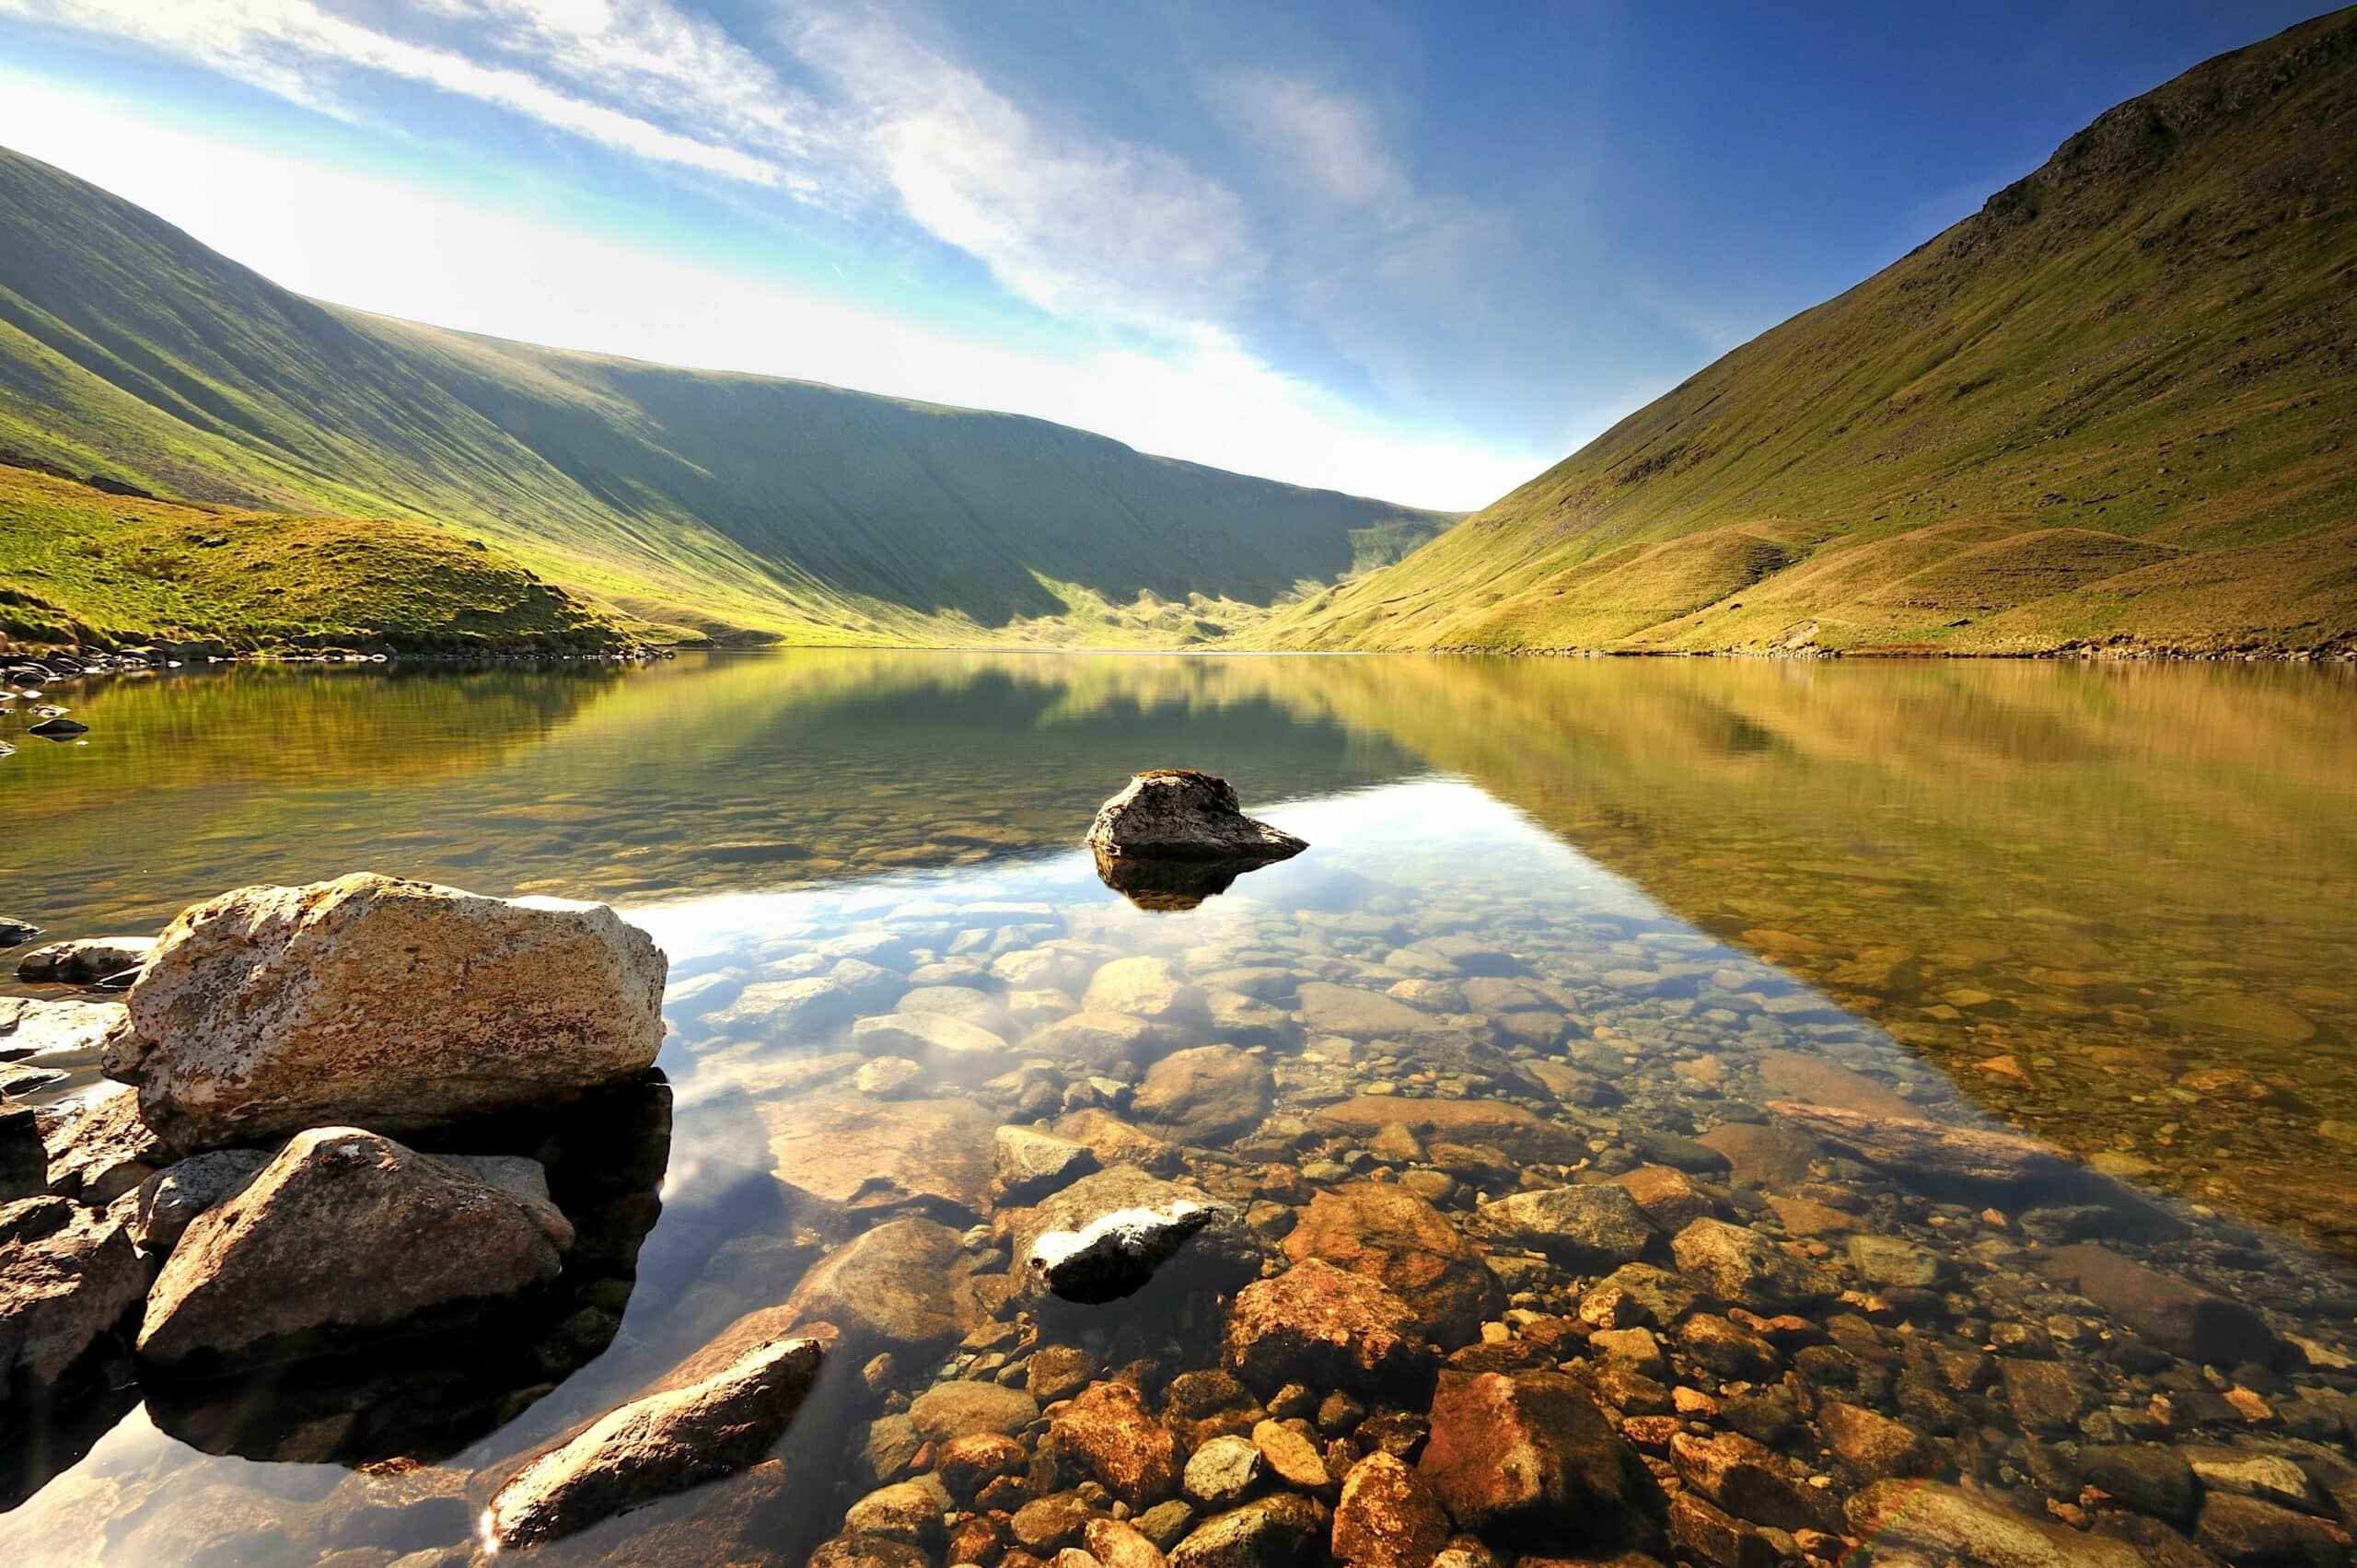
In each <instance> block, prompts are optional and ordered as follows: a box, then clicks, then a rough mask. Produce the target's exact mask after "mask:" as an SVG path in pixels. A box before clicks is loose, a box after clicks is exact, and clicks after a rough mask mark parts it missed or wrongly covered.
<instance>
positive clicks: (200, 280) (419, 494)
mask: <svg viewBox="0 0 2357 1568" xmlns="http://www.w3.org/2000/svg"><path fill="white" fill-rule="evenodd" d="M0 451H5V452H6V454H7V455H8V456H9V457H10V458H11V459H13V460H17V461H23V462H29V463H32V464H35V465H48V466H52V467H55V468H58V469H62V470H66V471H69V472H71V473H73V474H75V475H88V474H98V475H100V476H102V477H103V478H105V479H106V480H108V481H110V482H117V483H122V484H128V485H131V486H134V487H136V488H139V489H142V490H148V491H153V492H156V493H157V494H161V495H166V496H170V497H174V498H178V499H181V500H189V501H200V502H210V503H216V504H221V505H230V506H235V507H238V508H242V509H249V510H251V509H263V508H267V509H276V510H283V511H293V512H303V513H321V512H326V513H339V514H348V515H355V516H367V517H383V516H390V517H406V518H411V519H414V520H417V521H420V522H426V523H432V524H436V525H445V526H449V527H453V528H459V529H462V530H465V531H466V532H467V533H469V534H478V533H479V534H482V535H484V536H487V537H488V538H489V539H490V540H492V541H493V542H495V543H498V544H500V545H503V546H505V547H506V548H508V549H509V550H512V551H513V552H515V553H516V554H517V555H518V556H519V557H521V558H522V559H523V560H524V561H525V562H526V563H528V565H530V566H532V567H534V568H537V569H539V570H540V571H541V572H542V573H544V574H545V575H549V576H550V577H552V578H553V579H555V580H556V581H558V582H560V583H563V584H564V585H565V586H567V587H573V588H576V589H580V590H583V591H586V592H587V593H589V594H593V595H596V596H598V597H600V598H604V599H605V600H607V601H608V602H610V604H612V605H614V606H616V607H618V608H619V609H621V610H624V611H627V612H629V613H631V614H633V615H635V616H638V617H640V618H642V619H644V620H645V621H651V622H654V623H656V624H658V625H664V624H668V625H670V626H673V627H676V628H683V629H688V630H692V631H698V632H704V633H713V634H719V635H726V634H729V633H736V632H752V633H774V634H784V635H786V636H789V637H792V638H795V639H796V640H807V641H832V642H889V641H904V640H917V641H940V640H945V639H954V638H958V637H977V636H987V635H990V634H993V633H998V632H1000V631H1001V630H1002V629H1004V628H1007V627H1008V626H1009V625H1010V623H1013V622H1017V621H1023V620H1025V619H1027V618H1031V619H1036V618H1040V617H1061V616H1062V615H1064V614H1065V613H1066V611H1067V610H1069V609H1071V608H1072V607H1074V605H1079V606H1081V607H1083V608H1084V609H1085V610H1089V611H1091V612H1092V613H1100V612H1102V611H1104V610H1107V609H1108V608H1109V607H1110V608H1112V609H1114V610H1120V609H1121V608H1122V607H1127V606H1130V605H1132V603H1133V602H1135V601H1139V600H1140V599H1141V597H1142V596H1151V597H1150V598H1147V599H1146V602H1145V605H1144V609H1143V610H1140V611H1138V612H1137V613H1134V614H1127V615H1124V614H1119V613H1116V614H1111V615H1109V616H1103V617H1102V621H1103V624H1104V625H1105V626H1106V628H1107V631H1108V633H1109V635H1111V636H1112V637H1113V638H1114V639H1115V640H1120V638H1121V637H1123V636H1129V637H1132V638H1134V639H1138V640H1155V641H1173V642H1175V641H1183V640H1187V638H1188V636H1189V634H1190V633H1194V634H1195V635H1198V636H1200V635H1202V634H1216V633H1217V631H1218V630H1220V629H1221V628H1222V627H1223V626H1224V624H1225V622H1224V621H1222V620H1221V619H1220V612H1219V610H1218V608H1217V604H1214V607H1213V610H1211V612H1210V613H1211V615H1212V619H1211V621H1207V622H1205V623H1204V624H1203V625H1202V626H1197V625H1195V624H1194V623H1193V622H1192V621H1189V620H1188V618H1186V617H1185V616H1183V615H1179V616H1174V615H1168V614H1163V613H1160V607H1163V606H1167V605H1168V604H1171V603H1176V604H1179V605H1182V606H1183V605H1185V604H1187V603H1188V601H1189V600H1190V596H1200V597H1201V598H1202V599H1204V600H1208V601H1219V602H1222V603H1225V604H1227V605H1228V606H1230V607H1231V608H1232V606H1233V605H1235V604H1248V605H1265V604H1267V603H1269V602H1270V601H1271V600H1272V599H1274V598H1278V597H1280V596H1282V595H1283V594H1286V593H1288V592H1291V591H1293V590H1294V589H1295V587H1298V586H1301V585H1304V584H1309V585H1315V584H1318V583H1323V582H1328V581H1331V580H1333V579H1335V578H1337V577H1340V576H1341V575H1344V574H1346V573H1348V572H1351V571H1352V570H1353V569H1356V568H1364V567H1367V566H1372V565H1375V564H1378V563H1381V562H1383V561H1386V560H1388V559H1390V558H1392V557H1393V556H1395V555H1397V554H1398V553H1399V552H1401V551H1403V550H1405V549H1408V548H1411V547H1412V546H1414V545H1415V544H1417V543H1419V542H1422V540H1425V539H1428V538H1430V537H1431V536H1432V535H1433V534H1434V532H1436V531H1437V530H1438V528H1441V527H1442V526H1445V524H1446V522H1447V521H1448V520H1449V519H1448V518H1446V517H1442V516H1440V515H1438V514H1433V513H1424V512H1418V511H1415V510H1412V509H1410V508H1403V507H1398V506H1393V505H1388V504H1386V503H1383V502H1379V501H1368V500H1363V499H1360V498H1357V497H1353V496H1347V495H1341V494H1335V493H1333V492H1330V491H1315V490H1305V489H1301V488H1299V487H1296V486H1293V485H1285V484H1278V483H1275V482H1270V481H1266V480H1259V479H1250V478H1247V477H1244V476H1242V475H1238V474H1233V473H1227V472H1225V471H1222V470H1216V469H1210V468H1204V467H1202V466H1201V465H1198V464H1193V463H1183V462H1177V461H1172V460H1169V459H1160V458H1152V457H1146V456H1144V455H1142V454H1140V453H1138V452H1135V451H1133V450H1132V449H1131V448H1129V447H1125V446H1122V445H1121V444H1120V443H1119V442H1116V441H1111V440H1108V439H1106V438H1105V437H1102V436H1092V435H1089V434H1087V433H1086V432H1083V431H1078V430H1073V429H1069V428H1067V427H1065V426H1062V425H1057V424H1048V423H1046V422H1045V421H1041V420H1036V419H1027V418H1021V417H1017V416H1015V415H1009V414H994V413H981V412H972V411H969V410H961V409H948V408H941V407H936V406H933V405H928V404H922V403H912V402H904V401H898V400H894V399H890V398H880V397H872V396H868V395H866V394H864V393H857V392H849V391H844V390H842V389H837V388H832V387H823V386H819V385H815V384H812V383H807V382H796V381H780V380H772V379H768V378H764V377H752V376H736V375H720V374H708V373H702V372H696V371H688V370H677V369H671V368H668V367H665V366H653V365H645V364H639V363H634V362H630V361H624V360H617V359H610V358H602V357H598V356H595V355H589V354H569V353H564V352H561V351H558V350H553V349H543V348H534V347H530V346H528V345H525V344H519V343H502V342H497V341H494V340H491V339H486V338H477V337H470V336H467V335H465V334H461V333H456V332H447V331H438V330H436V329H434V328H430V327H422V326H417V325H414V324H412V323H409V322H402V321H395V320H390V319H384V318H381V317H375V316H369V315H366V314H363V313H361V312H358V311H353V310H346V309H343V308H338V307H334V306H328V305H321V304H319V303H316V302H313V301H311V300H308V299H304V298H301V297H299V296H296V295H293V294H290V293H288V292H287V291H285V290H284V289H282V288H279V287H277V286H276V285H273V284H272V283H270V282H269V281H268V280H266V279H264V278H262V277H261V276H259V275H258V274H256V273H252V272H250V271H249V270H247V269H246V268H243V267H240V266H238V265H237V264H236V263H235V262H232V261H228V260H227V259H226V258H225V257H223V256H221V255H219V254H217V253H215V251H213V250H208V249H207V248H205V247H204V246H203V245H201V244H199V243H197V242H196V241H195V240H193V239H192V238H190V237H189V236H187V235H185V234H183V233H181V232H180V231H179V230H178V229H175V228H173V227H172V226H169V225H168V224H166V223H164V222H162V221H161V220H160V219H158V218H157V217H155V216H154V215H151V214H148V213H145V212H144V211H142V210H140V209H139V208H137V207H134V206H132V205H131V204H129V203H125V202H122V201H120V200H118V199H116V198H114V197H112V196H110V195H108V194H107V193H106V192H102V191H99V190H98V189H96V188H95V187H93V186H90V185H88V184H86V183H84V182H82V181H80V180H75V179H74V178H72V177H71V176H69V175H66V174H64V173H63V172H61V171H59V170H57V169H55V168H50V167H49V166H47V165H45V164H41V163H38V162H36V161H34V160H32V159H29V158H26V157H19V156H17V155H14V154H9V153H6V152H0Z"/></svg>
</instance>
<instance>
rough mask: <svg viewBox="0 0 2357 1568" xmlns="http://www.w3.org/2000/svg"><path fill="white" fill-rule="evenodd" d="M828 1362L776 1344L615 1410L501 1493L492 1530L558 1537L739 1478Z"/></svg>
mask: <svg viewBox="0 0 2357 1568" xmlns="http://www.w3.org/2000/svg"><path fill="white" fill-rule="evenodd" d="M822 1358H823V1353H822V1351H821V1348H820V1345H819V1342H818V1341H817V1340H811V1339H778V1340H772V1341H770V1342H767V1343H765V1344H761V1345H756V1346H754V1347H753V1348H752V1349H750V1350H749V1351H747V1352H745V1353H743V1354H742V1355H740V1356H738V1357H737V1360H736V1361H734V1362H733V1363H731V1364H730V1365H727V1366H726V1367H724V1368H722V1369H721V1370H719V1371H717V1372H714V1373H713V1374H712V1375H711V1376H708V1377H704V1378H702V1379H701V1380H700V1381H697V1382H692V1383H689V1384H686V1385H685V1386H683V1387H679V1388H664V1389H659V1390H657V1391H656V1392H655V1393H651V1394H647V1395H644V1396H642V1397H641V1398H639V1399H636V1400H632V1401H631V1402H630V1403H628V1404H625V1405H622V1406H621V1407H619V1408H618V1409H615V1410H612V1411H608V1412H607V1413H606V1414H605V1415H603V1416H600V1417H599V1418H598V1420H596V1421H595V1422H593V1423H590V1424H589V1425H588V1426H587V1427H586V1428H584V1429H583V1430H582V1431H581V1432H580V1433H578V1434H575V1436H573V1437H570V1438H568V1439H566V1440H565V1441H563V1442H562V1443H560V1444H558V1445H557V1446H554V1447H552V1448H549V1449H547V1450H545V1451H543V1452H541V1453H540V1454H539V1455H537V1456H536V1457H534V1458H531V1459H529V1460H528V1461H527V1462H526V1463H525V1465H524V1468H523V1469H520V1470H518V1471H517V1473H516V1474H515V1475H514V1476H513V1477H512V1478H510V1479H509V1480H508V1481H507V1482H506V1483H505V1485H503V1486H502V1487H501V1488H500V1489H499V1491H498V1493H497V1494H496V1495H494V1496H493V1498H492V1501H491V1507H490V1509H489V1511H488V1513H487V1514H486V1515H485V1517H484V1533H485V1535H486V1536H487V1537H488V1538H489V1539H491V1540H492V1541H493V1542H494V1543H496V1544H497V1546H499V1547H501V1548H513V1547H518V1546H526V1545H529V1544H531V1543H533V1542H536V1541H546V1540H555V1539H561V1538H563V1537H564V1536H569V1535H572V1534H574V1533H575V1532H576V1531H579V1530H582V1529H586V1528H587V1527H589V1526H591V1525H594V1524H596V1523H598V1521H599V1520H601V1519H607V1518H611V1517H612V1516H614V1515H616V1514H619V1513H621V1512H623V1511H624V1510H625V1509H629V1508H633V1507H635V1506H637V1505H639V1504H644V1503H648V1502H652V1501H653V1500H654V1499H656V1498H658V1497H668V1496H669V1495H671V1494H673V1493H679V1492H684V1491H686V1490H688V1489H689V1488H690V1487H694V1486H701V1485H702V1484H703V1483H704V1482H706V1481H718V1480H720V1479H721V1478H722V1477H724V1476H728V1475H733V1474H735V1473H736V1472H737V1471H738V1470H741V1469H745V1468H746V1467H747V1466H749V1465H751V1464H753V1463H754V1462H755V1461H756V1460H759V1459H760V1458H762V1457H763V1456H764V1455H766V1454H767V1453H768V1452H769V1451H770V1449H771V1448H772V1447H774V1446H776V1444H777V1441H778V1439H779V1438H781V1437H783V1436H784V1434H785V1430H786V1428H787V1426H788V1425H789V1424H791V1423H792V1422H793V1420H794V1416H795V1411H798V1410H800V1409H801V1408H802V1402H803V1400H804V1399H805V1398H806V1397H807V1395H808V1394H809V1392H810V1386H811V1383H812V1382H813V1381H814V1380H815V1379H816V1378H817V1376H818V1373H819V1363H820V1361H821V1360H822ZM935 1518H936V1523H937V1522H938V1515H936V1516H935Z"/></svg>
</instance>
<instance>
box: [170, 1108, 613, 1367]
mask: <svg viewBox="0 0 2357 1568" xmlns="http://www.w3.org/2000/svg"><path fill="white" fill-rule="evenodd" d="M572 1243H573V1227H572V1225H570V1224H568V1223H567V1221H566V1220H565V1218H564V1216H563V1214H560V1213H558V1211H557V1209H556V1206H555V1205H554V1204H552V1203H551V1202H549V1200H548V1190H547V1187H546V1184H545V1182H544V1181H543V1180H542V1179H541V1177H540V1167H539V1166H538V1165H536V1164H535V1163H534V1162H532V1161H530V1160H528V1159H522V1158H517V1157H512V1156H510V1157H484V1158H477V1159H464V1158H461V1157H459V1156H447V1157H435V1156H427V1155H422V1154H419V1153H417V1152H416V1151H415V1150H412V1149H409V1148H405V1147H403V1146H402V1145H401V1144H397V1143H394V1142H393V1141H392V1140H391V1139H389V1138H387V1137H384V1136H382V1135H381V1134H378V1133H376V1132H365V1131H363V1130H361V1129H359V1128H356V1127H322V1128H315V1129H313V1130H312V1131H310V1132H301V1133H297V1134H296V1136H295V1137H294V1138H293V1139H291V1140H290V1141H289V1142H288V1143H287V1144H286V1146H285V1147H284V1148H283V1149H281V1150H280V1151H279V1152H278V1154H277V1155H276V1156H274V1157H273V1158H272V1160H271V1162H270V1163H269V1164H268V1165H267V1166H265V1167H262V1169H261V1171H259V1172H258V1173H256V1174H255V1175H254V1176H253V1177H252V1178H251V1179H250V1180H249V1181H248V1182H247V1184H246V1185H245V1187H244V1188H243V1190H242V1191H238V1192H237V1193H236V1194H235V1195H234V1196H232V1197H229V1198H227V1199H226V1200H225V1201H223V1202H219V1203H216V1204H215V1205H214V1206H213V1207H212V1208H209V1209H207V1210H205V1211H204V1212H203V1214H199V1215H198V1216H197V1217H196V1218H195V1219H194V1220H193V1221H192V1222H191V1223H190V1225H189V1226H188V1228H187V1230H186V1231H185V1232H183V1233H182V1235H181V1236H180V1242H179V1245H178V1246H177V1247H175V1248H174V1249H173V1250H172V1255H171V1258H170V1260H168V1261H167V1262H166V1263H165V1265H164V1268H163V1272H161V1273H160V1274H159V1275H158V1276H157V1280H156V1285H155V1289H154V1290H153V1291H152V1292H151V1293H150V1294H149V1295H148V1298H147V1309H146V1316H145V1321H144V1322H143V1324H142V1325H141V1328H140V1331H139V1351H140V1353H141V1354H142V1355H143V1356H145V1358H147V1359H148V1360H150V1361H154V1362H162V1363H173V1362H180V1361H184V1360H187V1359H188V1358H190V1357H192V1356H199V1355H203V1356H206V1357H212V1358H220V1359H225V1360H231V1361H236V1360H242V1359H247V1358H249V1357H250V1356H252V1355H254V1354H256V1353H261V1352H263V1351H264V1350H265V1349H266V1348H274V1347H276V1346H278V1345H280V1344H283V1343H288V1342H292V1343H297V1344H303V1345H308V1344H311V1343H314V1342H326V1343H341V1342H345V1341H347V1340H350V1339H353V1338H358V1337H364V1336H366V1335H368V1334H371V1333H375V1332H380V1331H382V1330H387V1329H390V1328H393V1327H396V1326H398V1325H401V1324H402V1323H405V1322H407V1321H409V1320H410V1319H412V1318H415V1317H417V1316H418V1315H419V1314H421V1313H424V1312H425V1311H427V1310H429V1309H432V1308H436V1307H446V1306H448V1305H450V1304H453V1303H459V1302H468V1301H476V1300H481V1299H482V1298H484V1297H493V1296H500V1295H508V1294H510V1293H512V1292H515V1291H518V1290H521V1289H523V1288H525V1287H526V1286H528V1285H531V1284H535V1283H539V1282H540V1281H543V1280H547V1279H550V1278H552V1277H553V1276H554V1275H555V1274H556V1272H557V1270H558V1268H559V1265H560V1261H561V1258H562V1254H563V1249H565V1248H567V1247H570V1246H571V1245H572Z"/></svg>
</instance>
